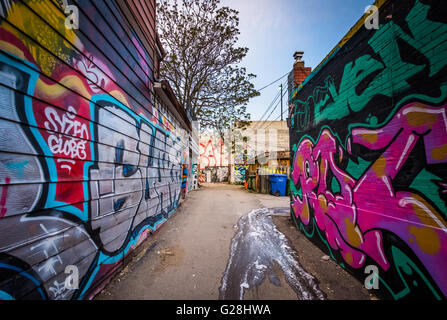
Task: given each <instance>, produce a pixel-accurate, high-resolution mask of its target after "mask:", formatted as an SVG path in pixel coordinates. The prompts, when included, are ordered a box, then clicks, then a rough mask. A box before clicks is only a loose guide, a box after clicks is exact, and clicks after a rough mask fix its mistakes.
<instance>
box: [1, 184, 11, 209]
mask: <svg viewBox="0 0 447 320" xmlns="http://www.w3.org/2000/svg"><path fill="white" fill-rule="evenodd" d="M10 182H11V178H9V177H6V179H5V184H6V185H5V186H4V187H3V189H2V196H1V199H0V218H3V217H4V216H5V214H6V212H7V211H8V209H6V196H7V194H8V184H10Z"/></svg>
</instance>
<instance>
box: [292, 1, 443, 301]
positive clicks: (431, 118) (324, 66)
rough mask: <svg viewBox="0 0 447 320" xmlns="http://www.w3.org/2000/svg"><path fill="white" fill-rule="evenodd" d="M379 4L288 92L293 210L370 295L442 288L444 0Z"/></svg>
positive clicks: (410, 294) (399, 295) (430, 294)
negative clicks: (373, 19) (372, 20)
mask: <svg viewBox="0 0 447 320" xmlns="http://www.w3.org/2000/svg"><path fill="white" fill-rule="evenodd" d="M375 4H376V6H377V7H378V8H379V22H380V23H379V28H378V29H367V28H366V27H365V25H364V21H365V19H364V18H366V16H365V17H363V18H362V19H360V20H359V22H358V23H357V24H356V25H354V26H353V28H352V29H351V30H350V32H349V33H348V34H347V35H346V36H345V37H344V38H343V39H342V40H341V41H340V43H339V44H338V45H337V46H336V48H334V50H333V51H332V52H331V53H330V54H329V55H328V57H327V58H326V59H325V60H324V61H323V62H322V63H321V64H320V66H318V67H317V69H315V70H314V71H313V72H312V73H311V74H310V75H309V76H308V77H307V78H306V80H305V81H304V83H303V86H302V87H299V88H297V89H296V90H295V91H294V92H292V94H291V97H290V98H291V102H292V104H293V105H292V117H291V128H290V149H291V152H292V154H293V159H291V160H292V163H291V172H292V174H291V176H292V179H291V181H290V190H291V213H292V217H293V219H294V221H295V223H296V225H297V227H298V228H299V230H300V231H301V232H303V234H305V235H306V236H307V237H309V238H310V239H311V240H312V241H314V242H315V243H316V244H317V245H318V246H320V247H321V248H322V249H323V250H324V251H325V252H327V254H329V255H330V256H331V257H332V258H333V259H334V260H335V261H337V262H338V263H339V264H340V265H341V266H342V267H343V268H345V269H346V270H348V271H349V272H351V273H353V274H354V275H355V276H356V277H358V278H359V280H360V281H362V282H365V286H367V287H368V288H371V290H373V292H374V293H376V294H377V295H379V296H381V297H385V298H391V299H406V298H414V297H419V298H421V297H422V298H430V299H445V298H446V297H447V203H446V200H447V193H446V191H447V165H446V163H447V18H446V17H447V16H446V14H445V1H441V0H389V1H376V3H375ZM307 54H310V53H309V52H308V53H307Z"/></svg>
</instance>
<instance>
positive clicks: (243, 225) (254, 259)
mask: <svg viewBox="0 0 447 320" xmlns="http://www.w3.org/2000/svg"><path fill="white" fill-rule="evenodd" d="M289 210H290V209H289V208H274V209H266V208H263V209H256V210H253V211H251V212H250V213H248V214H245V215H244V216H242V217H241V218H240V219H239V222H238V224H237V226H238V231H237V233H236V235H235V236H234V238H233V240H232V241H231V248H230V258H229V260H228V264H227V267H226V269H225V273H224V275H223V277H222V283H221V286H220V288H219V299H225V300H242V299H243V298H244V292H246V291H248V290H249V289H251V288H254V287H258V286H259V285H260V284H262V283H263V282H264V281H265V279H266V277H268V278H269V281H270V282H271V283H273V284H274V285H275V286H280V280H279V279H278V277H277V276H276V275H275V272H274V268H275V262H276V263H277V264H278V265H279V267H280V268H281V270H282V272H283V273H284V276H285V279H286V282H287V283H288V285H289V286H290V287H291V288H292V289H293V291H295V293H296V295H297V298H298V299H299V300H324V299H325V294H324V293H323V292H322V291H321V290H320V289H319V288H318V285H317V281H316V280H315V278H314V277H313V276H312V275H311V274H309V273H308V272H306V271H305V270H304V269H303V267H302V266H301V265H300V263H299V261H298V256H297V253H296V252H295V251H294V250H293V249H292V248H291V247H290V245H289V242H288V240H287V238H286V237H285V236H284V234H282V233H281V232H280V231H279V230H278V229H277V228H276V226H275V225H274V223H273V220H272V216H288V215H289V214H290V211H289Z"/></svg>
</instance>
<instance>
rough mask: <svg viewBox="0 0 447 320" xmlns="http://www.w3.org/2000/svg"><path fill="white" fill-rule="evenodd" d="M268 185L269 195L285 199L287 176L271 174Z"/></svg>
mask: <svg viewBox="0 0 447 320" xmlns="http://www.w3.org/2000/svg"><path fill="white" fill-rule="evenodd" d="M270 183H271V186H272V187H271V190H272V191H271V193H272V194H274V195H275V196H281V197H285V195H286V184H287V175H286V174H271V175H270Z"/></svg>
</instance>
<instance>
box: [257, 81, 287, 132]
mask: <svg viewBox="0 0 447 320" xmlns="http://www.w3.org/2000/svg"><path fill="white" fill-rule="evenodd" d="M282 85H283V87H285V86H287V82H285V83H283V84H282ZM280 97H281V92H279V91H278V93H277V94H276V96H275V98H274V99H273V101H272V102H271V103H270V105H269V107H268V108H267V109H266V110H265V112H264V114H263V115H262V116H261V118H260V119H259V120H258V121H259V123H262V119H263V118H264V117H265V115H266V114H267V113H268V112H269V111H270V109H271V108H272V107H273V106H275V103H276V101H277V100H278V98H280ZM283 97H284V94H283ZM277 106H278V104H276V106H275V109H276V107H277ZM275 109H274V110H275ZM271 114H272V113H270V114H269V116H268V117H267V119H268V118H269V117H270V116H271ZM264 121H266V120H264ZM255 126H258V127H259V125H258V124H256V125H255ZM253 129H255V127H253Z"/></svg>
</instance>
